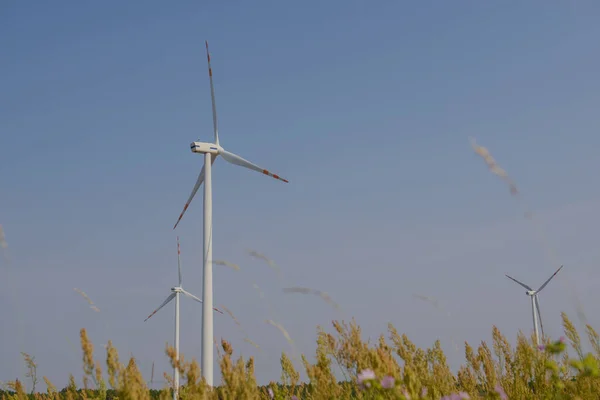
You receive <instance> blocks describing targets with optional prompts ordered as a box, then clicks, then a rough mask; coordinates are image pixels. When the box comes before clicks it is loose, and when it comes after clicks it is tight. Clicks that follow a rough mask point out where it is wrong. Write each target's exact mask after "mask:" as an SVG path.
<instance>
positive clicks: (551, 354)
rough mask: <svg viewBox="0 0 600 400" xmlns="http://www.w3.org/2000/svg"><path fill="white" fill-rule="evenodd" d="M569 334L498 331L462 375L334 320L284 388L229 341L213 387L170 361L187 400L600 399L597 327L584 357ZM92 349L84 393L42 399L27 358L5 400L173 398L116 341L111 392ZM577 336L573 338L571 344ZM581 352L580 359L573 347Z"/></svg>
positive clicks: (394, 341)
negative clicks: (259, 378)
mask: <svg viewBox="0 0 600 400" xmlns="http://www.w3.org/2000/svg"><path fill="white" fill-rule="evenodd" d="M562 319H563V327H564V331H565V337H562V338H560V339H559V340H556V341H550V340H548V339H545V340H544V343H543V344H542V345H541V346H539V347H538V346H534V345H533V344H532V342H533V337H532V338H529V339H528V338H526V337H525V336H523V335H522V334H519V335H518V337H517V342H516V345H515V346H514V347H513V346H511V345H510V343H509V342H508V340H507V339H506V338H505V337H504V336H503V335H502V334H501V333H500V331H499V330H498V329H497V328H496V327H493V330H492V338H493V343H492V346H491V347H490V346H489V345H488V344H487V343H485V342H481V344H480V345H479V346H478V347H477V348H474V347H472V346H471V345H469V344H468V343H466V342H465V359H466V363H465V364H464V365H463V366H462V367H461V368H460V369H459V371H458V372H457V373H456V374H453V373H452V372H451V370H450V368H449V366H448V365H447V362H446V357H445V355H444V352H443V351H442V349H441V346H440V343H439V341H436V342H435V343H434V345H433V346H432V347H431V348H429V349H420V348H418V347H417V346H415V345H414V344H413V343H412V342H411V341H410V340H409V339H408V337H406V335H400V334H399V333H398V332H397V330H396V329H395V328H394V326H392V325H391V324H390V325H389V327H388V338H387V339H388V340H386V338H385V336H384V335H381V336H380V337H379V340H378V341H377V343H376V344H374V345H372V344H368V343H365V342H363V341H362V340H361V332H360V327H359V326H358V325H357V324H356V323H354V322H352V323H350V324H346V323H343V322H338V321H334V322H333V327H334V330H335V335H333V334H329V333H326V332H324V331H323V330H322V329H319V331H318V340H317V348H316V362H315V363H314V364H311V363H310V362H308V360H307V359H306V357H304V356H303V357H302V361H303V367H304V369H305V371H306V374H307V375H308V379H309V381H308V382H306V383H303V382H300V374H299V372H298V371H296V370H295V368H294V365H293V363H292V362H291V361H290V359H289V358H288V356H287V355H286V354H285V353H283V354H282V355H281V360H280V363H281V369H282V373H281V382H280V383H276V382H271V383H269V384H268V385H266V386H262V387H259V386H258V385H257V384H256V380H255V377H254V360H253V358H252V357H251V358H250V359H248V360H244V359H243V358H242V357H240V358H238V359H237V360H234V358H233V348H232V347H231V345H230V344H229V343H228V342H227V341H224V340H223V341H222V342H221V346H220V347H221V349H222V350H223V352H222V354H220V370H221V377H222V383H221V385H220V386H218V387H214V388H210V387H208V386H207V385H206V382H205V381H204V380H203V378H202V377H201V373H200V368H199V366H198V364H197V363H196V361H195V360H194V361H191V362H188V361H185V359H184V357H183V355H181V356H180V357H179V359H178V360H177V359H176V357H175V350H174V349H173V348H172V347H167V348H166V350H165V353H166V355H167V356H168V357H169V360H170V362H171V364H172V366H173V367H174V368H177V369H178V370H179V372H180V375H181V376H182V379H183V380H184V382H185V384H184V385H183V386H182V387H181V388H180V390H179V397H180V399H181V400H188V399H190V400H191V399H194V400H196V399H197V400H211V399H232V400H233V399H273V400H284V399H285V400H287V399H312V400H321V399H323V400H325V399H327V400H333V399H341V400H344V399H399V400H405V399H413V400H414V399H430V400H434V399H461V398H470V399H518V400H521V399H544V400H562V399H565V400H566V399H574V400H575V399H579V400H586V399H598V398H600V337H599V336H598V334H597V333H596V331H595V330H594V329H593V328H592V327H591V326H589V325H588V326H586V334H587V337H588V339H589V341H590V343H591V345H592V348H593V353H587V354H584V352H583V350H582V346H581V338H580V337H579V334H578V332H577V331H576V329H575V327H574V325H573V324H572V323H571V321H570V320H569V319H568V318H567V316H566V314H564V313H563V314H562ZM80 337H81V348H82V352H83V358H82V361H83V386H84V387H83V388H77V387H76V385H75V378H74V377H73V376H72V375H71V376H70V377H69V385H68V386H67V387H66V388H64V389H62V390H61V391H57V390H56V388H55V387H54V385H52V383H51V382H50V381H49V380H48V379H47V378H46V377H44V378H43V379H44V382H45V383H46V386H47V391H46V393H36V392H35V385H36V383H37V368H38V366H37V364H36V363H35V362H34V360H35V359H34V358H33V357H31V356H29V355H28V354H26V353H23V356H24V357H25V361H26V364H27V367H28V372H27V375H26V377H27V378H29V379H30V380H31V384H32V389H31V393H29V394H28V393H27V392H26V388H25V384H24V383H23V382H21V381H20V380H15V381H12V382H8V383H7V384H5V385H4V390H0V399H1V400H26V399H27V400H28V399H31V400H75V399H84V400H87V399H90V400H92V399H95V400H113V399H114V400H125V399H132V400H133V399H135V400H138V399H139V400H142V399H143V400H169V399H171V398H172V387H171V385H172V382H171V381H170V380H169V376H167V375H165V378H167V380H168V381H169V382H170V383H168V384H167V385H166V386H165V387H164V388H163V389H162V390H150V389H149V388H148V387H147V386H146V382H145V381H144V380H143V378H142V375H141V373H140V371H139V369H138V367H137V364H136V361H135V359H134V358H130V359H129V360H128V363H127V365H124V364H121V363H120V362H119V356H118V353H117V350H116V349H115V348H114V347H113V346H112V343H111V342H109V343H108V346H107V348H106V358H105V363H106V367H107V369H106V376H107V378H108V384H109V385H110V388H108V387H107V384H106V382H105V377H104V375H105V374H104V373H103V372H102V370H101V365H100V362H99V361H98V360H96V359H95V358H94V354H93V353H94V347H93V345H92V343H91V341H90V340H89V338H88V337H87V333H86V331H85V329H82V330H81V332H80ZM567 340H568V342H567ZM569 345H570V348H571V349H573V350H574V351H575V354H576V356H575V357H574V358H572V357H571V356H569V354H568V347H569ZM334 368H339V369H341V370H342V371H343V373H344V376H345V377H346V379H345V380H344V381H342V382H339V381H338V380H337V379H336V378H335V376H334V374H333V369H334Z"/></svg>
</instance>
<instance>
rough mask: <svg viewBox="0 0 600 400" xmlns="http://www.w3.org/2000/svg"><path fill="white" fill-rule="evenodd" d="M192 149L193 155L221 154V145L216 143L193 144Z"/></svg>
mask: <svg viewBox="0 0 600 400" xmlns="http://www.w3.org/2000/svg"><path fill="white" fill-rule="evenodd" d="M190 148H191V149H192V153H201V154H206V153H211V154H219V145H218V144H214V143H204V142H192V143H191V144H190Z"/></svg>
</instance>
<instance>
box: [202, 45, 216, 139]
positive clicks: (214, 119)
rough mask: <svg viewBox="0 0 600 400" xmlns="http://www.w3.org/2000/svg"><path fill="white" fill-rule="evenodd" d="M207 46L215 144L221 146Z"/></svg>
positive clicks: (208, 54) (207, 54) (208, 55)
mask: <svg viewBox="0 0 600 400" xmlns="http://www.w3.org/2000/svg"><path fill="white" fill-rule="evenodd" d="M204 43H205V44H206V59H207V60H208V77H209V78H210V98H211V100H212V114H213V128H214V132H215V144H217V145H218V144H219V129H218V126H217V105H216V102H215V87H214V85H213V76H212V68H211V66H210V53H209V52H208V41H205V42H204Z"/></svg>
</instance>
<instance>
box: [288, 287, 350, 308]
mask: <svg viewBox="0 0 600 400" xmlns="http://www.w3.org/2000/svg"><path fill="white" fill-rule="evenodd" d="M283 292H284V293H302V294H314V295H316V296H319V297H320V298H322V299H323V300H324V301H325V302H326V303H327V304H329V305H331V306H333V307H334V308H335V309H336V310H338V311H339V310H341V308H340V306H339V304H337V303H336V302H335V301H333V299H332V298H331V296H329V295H328V294H327V293H326V292H322V291H320V290H317V289H311V288H307V287H290V288H284V289H283Z"/></svg>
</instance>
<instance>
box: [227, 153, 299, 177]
mask: <svg viewBox="0 0 600 400" xmlns="http://www.w3.org/2000/svg"><path fill="white" fill-rule="evenodd" d="M219 154H220V155H222V156H223V158H224V159H225V161H227V162H230V163H232V164H235V165H239V166H241V167H245V168H248V169H251V170H254V171H257V172H260V173H262V174H265V175H269V176H270V177H272V178H275V179H279V180H280V181H283V182H285V183H288V180H287V179H283V178H282V177H280V176H279V175H276V174H273V173H271V172H269V171H267V170H266V169H264V168H261V167H259V166H258V165H256V164H253V163H251V162H250V161H248V160H245V159H243V158H242V157H240V156H238V155H237V154H233V153H231V152H229V151H226V150H224V149H223V150H221V151H219Z"/></svg>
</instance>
